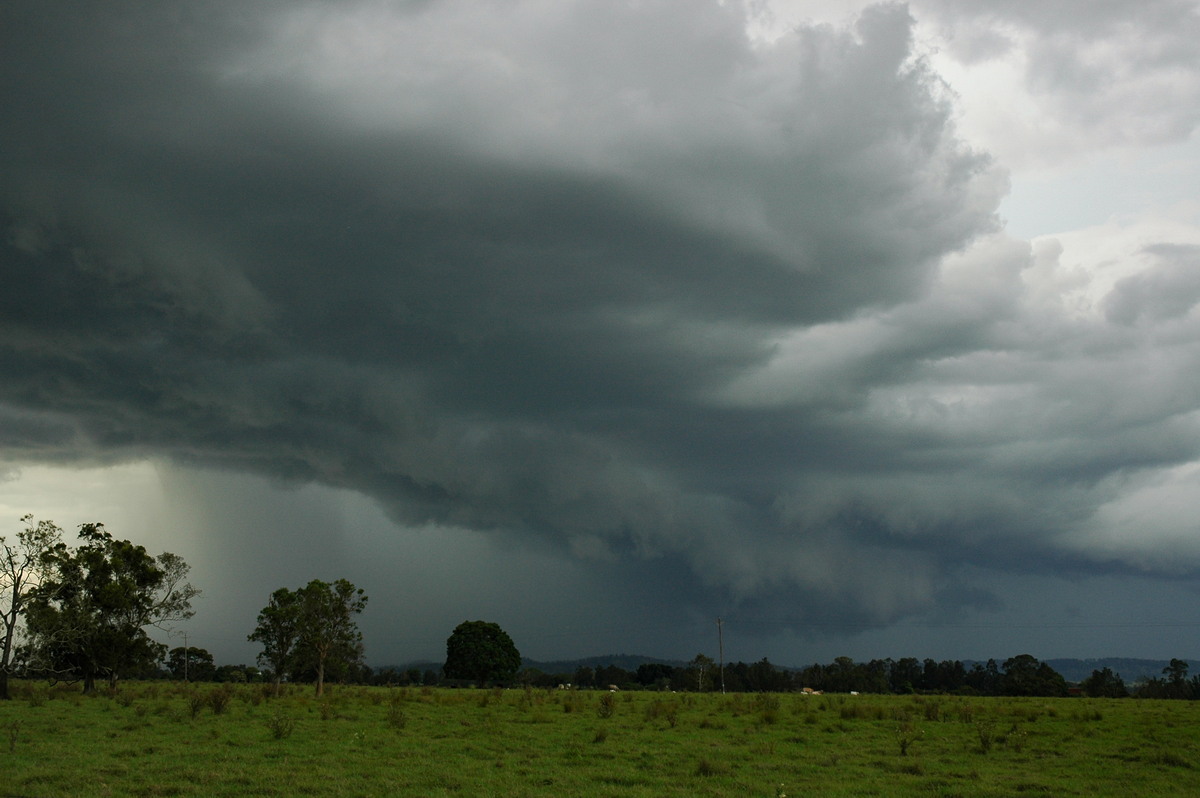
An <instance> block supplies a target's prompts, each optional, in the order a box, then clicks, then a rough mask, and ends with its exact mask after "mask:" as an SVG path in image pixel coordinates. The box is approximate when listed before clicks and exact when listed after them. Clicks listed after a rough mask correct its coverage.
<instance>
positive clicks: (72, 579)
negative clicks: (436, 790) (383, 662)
mask: <svg viewBox="0 0 1200 798" xmlns="http://www.w3.org/2000/svg"><path fill="white" fill-rule="evenodd" d="M21 520H22V522H23V523H24V524H25V528H24V529H23V530H21V531H20V532H19V533H18V534H17V537H16V540H15V541H14V542H11V543H10V542H9V541H7V540H6V539H5V538H4V537H3V536H0V699H4V698H8V697H9V689H8V680H9V677H10V676H13V675H16V676H26V677H44V678H49V679H52V680H58V681H81V682H83V688H84V691H85V692H90V691H92V690H94V689H95V687H96V680H97V679H107V680H108V681H109V684H110V687H115V685H116V683H117V680H118V678H122V677H124V678H175V679H185V680H187V681H225V682H245V681H249V682H257V681H269V682H272V683H274V685H275V690H276V691H277V692H278V690H279V689H280V684H281V683H282V682H283V681H288V682H293V683H295V682H305V683H312V684H314V685H315V690H316V694H317V695H318V696H319V695H321V694H322V692H323V689H324V685H325V683H326V682H327V681H336V682H339V683H356V684H376V685H418V684H419V685H425V686H438V685H441V686H466V685H479V686H483V685H488V684H492V685H505V686H512V685H523V686H529V687H542V688H554V687H559V686H562V687H566V686H568V685H570V686H572V687H575V688H583V689H589V688H599V689H608V688H612V687H617V688H619V689H644V690H675V691H689V692H713V691H720V692H794V691H802V690H810V691H819V692H833V693H851V692H857V693H893V694H903V693H951V694H966V695H1003V696H1046V697H1051V696H1066V695H1068V694H1069V693H1070V687H1069V685H1068V684H1067V682H1066V680H1065V679H1064V678H1063V677H1062V675H1061V674H1059V673H1058V672H1057V671H1055V670H1054V669H1053V668H1052V667H1051V666H1050V665H1049V664H1047V663H1045V662H1041V661H1039V660H1038V659H1036V658H1035V657H1033V656H1031V655H1029V654H1021V655H1018V656H1015V657H1012V658H1010V659H1008V660H1005V661H1004V662H1003V663H997V662H996V660H994V659H992V660H988V661H987V662H986V663H974V664H973V665H972V666H971V667H970V668H967V667H966V666H965V665H964V664H963V663H962V662H961V661H958V660H943V661H940V662H939V661H935V660H933V659H925V660H918V659H917V658H915V657H906V658H902V659H897V660H893V659H875V660H871V661H869V662H855V661H853V660H852V659H850V658H849V657H838V658H836V659H835V660H834V661H833V662H831V663H828V664H813V665H810V666H807V667H804V668H796V669H793V668H780V667H778V666H775V665H773V664H772V663H770V662H769V661H768V660H767V659H766V658H765V657H764V658H763V659H762V660H759V661H758V662H754V663H745V662H733V663H728V664H721V663H716V662H714V661H713V660H712V659H711V658H710V657H708V656H706V655H704V654H698V655H696V657H695V658H694V659H693V660H691V661H690V662H689V663H687V664H684V665H670V664H666V663H661V662H647V663H643V664H641V665H639V666H638V667H637V668H636V670H627V669H625V668H622V667H620V666H618V665H616V664H611V665H606V666H597V667H592V666H589V665H584V666H580V667H578V668H576V669H575V670H574V671H573V672H570V673H545V672H542V671H541V670H539V669H537V668H534V667H526V668H522V667H521V663H522V661H521V656H520V653H519V652H518V651H517V648H516V646H515V644H514V643H513V641H512V639H511V638H510V637H509V636H508V634H507V633H506V632H504V630H503V629H501V628H500V627H499V626H498V625H497V624H495V623H489V622H486V621H464V622H463V623H461V624H459V625H458V626H457V627H456V628H455V629H454V630H453V632H452V633H451V635H450V637H449V638H448V639H447V658H446V662H445V664H444V665H443V666H442V667H441V668H440V669H438V670H434V669H432V668H426V669H424V670H421V669H417V668H406V669H397V668H382V669H378V670H374V669H372V668H370V667H368V666H367V665H366V664H365V663H364V661H363V652H364V648H363V639H362V634H361V632H360V631H359V630H358V626H357V623H356V622H355V620H354V618H355V616H356V615H358V614H359V613H361V612H362V611H363V609H364V608H365V607H366V604H367V596H366V594H365V592H364V591H363V590H362V589H360V588H357V587H355V586H354V585H353V584H351V583H350V582H348V581H347V580H345V579H338V580H336V581H334V582H324V581H321V580H319V579H314V580H312V581H311V582H309V583H308V584H307V585H305V586H303V587H301V588H298V589H296V590H290V589H287V588H279V589H277V590H275V591H274V592H273V593H271V594H270V596H269V597H268V600H267V604H266V606H265V607H264V608H263V609H262V611H261V612H260V613H259V614H258V617H257V619H256V626H255V628H254V629H253V630H252V631H251V632H250V634H249V635H248V639H249V640H250V641H252V642H257V643H259V644H260V645H261V646H262V651H261V652H260V653H259V655H258V656H257V659H256V662H257V666H261V667H256V666H247V665H245V664H240V665H236V666H235V665H221V666H217V665H215V663H214V660H213V657H212V655H211V654H210V653H209V652H208V651H207V650H205V649H204V648H201V647H195V646H177V647H175V648H171V649H168V647H167V646H165V645H163V644H161V643H157V642H155V641H154V640H153V639H152V638H151V637H150V635H149V633H148V629H151V628H157V629H159V630H163V631H169V630H170V626H171V624H173V623H177V622H179V621H183V620H186V619H188V618H191V617H192V616H193V614H194V613H193V611H192V609H191V599H193V598H195V597H196V596H197V595H199V593H200V591H199V590H198V589H197V588H195V587H193V586H192V585H191V584H190V583H188V582H187V581H186V577H187V574H188V571H189V567H188V565H187V564H186V563H185V562H184V561H183V559H182V558H181V557H179V556H178V555H175V554H171V553H169V552H165V553H163V554H160V555H158V556H157V557H152V556H150V555H149V554H148V553H147V552H146V550H145V548H144V547H142V546H137V545H135V544H133V543H131V542H130V541H127V540H117V539H115V538H113V537H112V535H110V534H109V533H108V532H107V531H106V530H105V529H104V527H103V525H102V524H83V525H81V526H80V528H79V538H80V541H81V543H80V544H78V545H77V546H75V547H73V548H72V547H69V546H67V545H66V544H65V543H64V542H63V540H62V530H61V529H59V528H58V527H57V526H56V525H54V524H53V523H52V522H49V521H38V522H34V520H33V518H32V516H29V515H26V516H24V517H23V518H22V519H21ZM19 631H23V632H24V635H23V637H24V642H23V643H22V644H21V645H18V644H17V643H18V640H19V639H20V635H19V634H18V632H19ZM1162 674H1163V675H1162V678H1157V677H1155V678H1151V679H1148V680H1146V681H1145V682H1143V683H1141V684H1139V685H1135V686H1134V687H1132V688H1131V687H1130V686H1128V685H1126V684H1125V682H1124V680H1123V679H1122V678H1121V676H1120V674H1117V673H1113V672H1112V670H1111V669H1110V668H1107V667H1105V668H1102V669H1099V670H1095V671H1093V672H1092V674H1091V675H1090V676H1089V677H1088V678H1086V679H1084V680H1083V681H1082V682H1081V683H1080V684H1079V686H1078V691H1079V692H1081V693H1082V694H1084V695H1089V696H1103V697H1111V698H1120V697H1126V696H1131V695H1133V696H1137V697H1145V698H1177V699H1193V700H1194V699H1200V676H1193V677H1189V676H1188V663H1187V662H1185V661H1183V660H1179V659H1172V660H1171V661H1170V663H1169V665H1168V666H1167V667H1166V668H1164V669H1163V672H1162Z"/></svg>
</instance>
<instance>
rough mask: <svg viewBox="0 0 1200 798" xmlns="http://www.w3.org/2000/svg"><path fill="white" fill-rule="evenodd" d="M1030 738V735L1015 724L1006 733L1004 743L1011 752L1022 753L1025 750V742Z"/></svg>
mask: <svg viewBox="0 0 1200 798" xmlns="http://www.w3.org/2000/svg"><path fill="white" fill-rule="evenodd" d="M1028 737H1029V733H1028V732H1027V731H1025V729H1023V728H1022V727H1020V726H1018V725H1017V724H1016V723H1014V724H1013V725H1012V726H1011V727H1010V728H1009V730H1008V731H1007V732H1005V733H1004V739H1003V740H1001V741H1000V742H1003V743H1004V745H1005V747H1007V748H1008V749H1009V750H1010V751H1016V752H1017V753H1020V752H1021V751H1024V750H1025V741H1026V739H1027V738H1028Z"/></svg>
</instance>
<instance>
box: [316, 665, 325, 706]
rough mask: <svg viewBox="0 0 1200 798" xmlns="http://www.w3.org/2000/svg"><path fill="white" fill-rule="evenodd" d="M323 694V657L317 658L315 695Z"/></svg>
mask: <svg viewBox="0 0 1200 798" xmlns="http://www.w3.org/2000/svg"><path fill="white" fill-rule="evenodd" d="M324 694H325V659H324V658H321V659H318V660H317V697H318V698H320V697H321V696H322V695H324Z"/></svg>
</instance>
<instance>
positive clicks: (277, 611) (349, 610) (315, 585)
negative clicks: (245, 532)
mask: <svg viewBox="0 0 1200 798" xmlns="http://www.w3.org/2000/svg"><path fill="white" fill-rule="evenodd" d="M366 606H367V596H366V594H365V592H364V591H363V590H362V589H361V588H357V587H355V586H354V585H353V584H351V583H350V582H348V581H347V580H345V579H338V580H337V581H335V582H323V581H321V580H320V579H314V580H312V581H311V582H309V583H308V584H307V585H305V586H304V587H302V588H300V589H299V590H295V591H292V590H288V589H287V588H279V589H278V590H276V591H275V592H274V593H272V594H271V598H270V600H269V601H268V603H267V606H266V607H264V608H263V609H262V612H260V613H259V614H258V626H256V627H255V629H254V631H253V632H251V633H250V635H249V639H250V640H252V641H257V642H259V643H261V644H262V646H263V651H262V653H261V654H259V655H258V661H259V663H260V664H266V665H268V666H269V667H270V668H271V670H272V671H273V672H274V678H275V687H276V690H278V688H279V680H280V678H281V676H282V675H283V674H284V673H292V674H297V675H299V674H306V673H310V672H311V673H312V675H313V678H314V681H315V683H316V690H317V695H322V694H323V693H324V690H325V677H326V675H327V672H328V671H329V669H331V668H335V669H346V668H348V667H349V666H352V665H356V664H358V663H359V662H360V661H361V660H362V653H363V648H362V633H361V632H359V630H358V623H357V622H356V621H355V620H354V616H355V615H357V614H359V613H361V612H362V611H363V610H364V609H365V608H366Z"/></svg>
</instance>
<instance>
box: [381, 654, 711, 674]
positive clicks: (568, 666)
mask: <svg viewBox="0 0 1200 798" xmlns="http://www.w3.org/2000/svg"><path fill="white" fill-rule="evenodd" d="M647 662H649V663H657V664H663V665H670V666H672V667H676V668H677V667H680V666H681V665H686V664H687V663H686V662H684V661H683V660H676V659H659V658H658V657H647V656H643V655H641V654H602V655H600V656H598V657H582V658H580V659H559V660H536V659H529V658H528V657H521V667H522V668H537V669H538V670H539V671H541V672H542V673H572V674H573V673H575V671H577V670H578V669H580V668H585V667H586V668H593V669H595V668H604V667H607V666H610V665H616V666H617V667H618V668H624V669H625V670H627V671H636V670H637V669H638V666H639V665H642V664H643V663H647ZM443 664H444V663H442V662H426V661H421V662H407V663H405V664H403V665H382V666H379V667H377V668H376V670H387V669H388V668H391V669H393V670H397V671H406V670H409V669H411V668H416V669H417V670H419V671H426V670H432V671H440V670H441V669H442V665H443Z"/></svg>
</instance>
